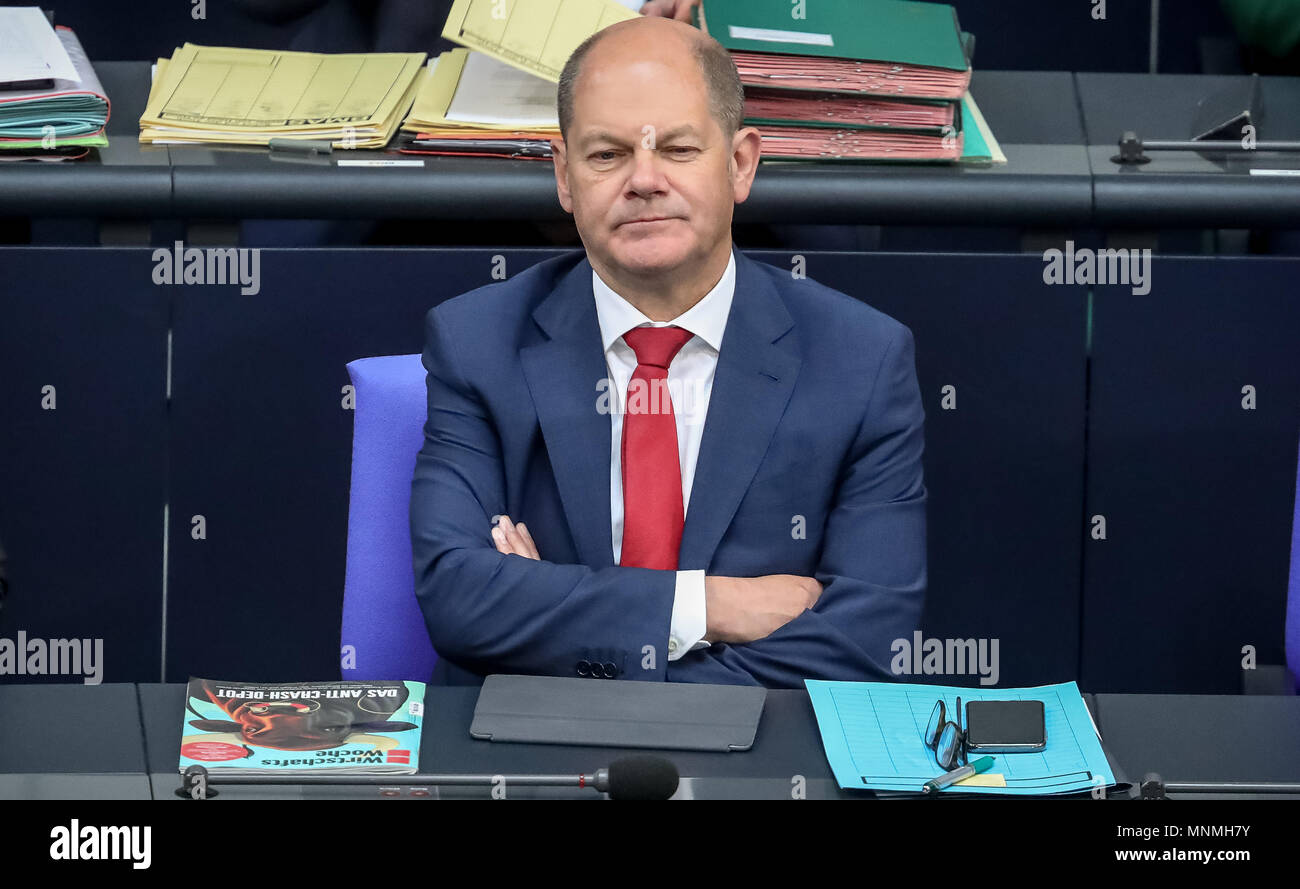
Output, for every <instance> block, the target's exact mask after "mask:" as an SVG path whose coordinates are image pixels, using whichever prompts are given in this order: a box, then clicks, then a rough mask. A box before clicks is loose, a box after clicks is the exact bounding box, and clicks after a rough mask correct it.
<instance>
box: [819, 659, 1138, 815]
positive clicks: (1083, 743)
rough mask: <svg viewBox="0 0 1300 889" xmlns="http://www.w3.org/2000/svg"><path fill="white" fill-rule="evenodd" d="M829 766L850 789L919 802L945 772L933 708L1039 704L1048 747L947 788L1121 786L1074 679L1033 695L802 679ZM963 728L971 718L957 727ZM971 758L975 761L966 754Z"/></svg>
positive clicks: (1007, 791) (1010, 791)
mask: <svg viewBox="0 0 1300 889" xmlns="http://www.w3.org/2000/svg"><path fill="white" fill-rule="evenodd" d="M804 685H805V686H806V687H807V689H808V695H809V697H810V698H811V699H812V706H813V713H814V714H815V715H816V718H817V728H818V729H819V730H820V732H821V736H822V746H823V748H824V749H825V751H826V759H827V761H828V762H829V763H830V767H831V771H832V772H833V773H834V775H835V780H836V781H837V782H838V783H839V785H840V787H842V788H844V789H845V790H875V791H893V792H900V793H910V794H917V795H920V792H921V787H922V786H923V785H924V784H925V782H927V781H929V780H931V779H932V778H937V777H939V775H941V774H942V770H941V769H940V768H939V766H938V765H937V764H936V763H935V759H934V751H933V750H932V749H930V748H928V747H927V746H926V744H925V728H926V725H927V723H928V722H929V719H930V713H931V711H932V710H933V709H934V704H935V701H937V700H940V699H942V700H943V701H944V704H945V706H946V708H947V712H948V713H955V712H957V699H958V698H960V699H961V700H962V701H963V702H965V703H969V702H970V701H1041V702H1042V704H1043V719H1044V723H1045V726H1044V727H1045V731H1046V734H1047V743H1046V745H1045V746H1044V747H1043V749H1042V750H1041V751H1036V752H1025V753H995V754H993V759H994V763H993V767H992V768H991V769H990V770H988V771H987V772H984V773H983V774H980V775H972V776H970V777H969V778H966V779H965V780H963V781H960V782H958V783H956V784H953V785H951V786H949V787H948V788H946V789H945V790H943V791H942V793H943V794H944V795H949V794H964V793H977V794H992V795H1005V796H1030V795H1033V796H1043V795H1055V794H1065V793H1091V792H1093V791H1096V790H1098V789H1100V788H1105V787H1111V786H1113V785H1114V784H1115V783H1116V780H1115V773H1114V771H1113V770H1112V769H1111V766H1110V761H1109V759H1108V758H1107V757H1106V751H1105V750H1104V749H1103V747H1102V744H1101V738H1100V736H1099V735H1098V733H1097V726H1096V724H1095V723H1094V722H1093V721H1092V716H1091V714H1089V712H1088V707H1087V704H1085V703H1084V700H1083V696H1082V695H1081V694H1080V693H1079V686H1078V685H1076V684H1075V683H1073V682H1062V683H1060V684H1058V685H1043V686H1039V687H1037V688H1002V689H973V688H963V687H958V686H946V685H917V684H911V683H903V682H830V681H825V680H819V679H806V680H804ZM961 722H962V724H963V725H965V724H966V720H965V719H964V718H963V719H962V720H961ZM969 758H971V759H974V758H976V755H974V754H972V755H970V757H969Z"/></svg>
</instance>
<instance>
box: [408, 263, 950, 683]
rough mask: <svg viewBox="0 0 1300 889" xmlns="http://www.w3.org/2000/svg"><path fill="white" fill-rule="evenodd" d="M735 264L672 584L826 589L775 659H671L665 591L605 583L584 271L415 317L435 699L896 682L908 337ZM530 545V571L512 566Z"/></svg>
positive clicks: (418, 507) (417, 517) (647, 583)
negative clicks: (528, 679)
mask: <svg viewBox="0 0 1300 889" xmlns="http://www.w3.org/2000/svg"><path fill="white" fill-rule="evenodd" d="M735 253H736V287H735V296H734V298H733V300H732V306H731V313H730V316H729V317H728V320H727V327H726V331H725V333H724V334H723V341H722V349H721V351H720V352H719V356H718V365H717V371H716V373H715V376H714V381H713V389H712V394H711V396H710V401H709V412H708V415H707V417H706V420H705V425H704V432H703V440H702V442H701V448H700V454H699V460H698V463H697V467H696V470H695V479H694V482H693V487H692V489H691V499H690V503H689V504H688V505H687V511H686V524H685V528H684V530H683V534H682V542H681V550H680V556H679V562H678V567H679V568H681V569H692V568H703V569H706V570H707V571H708V573H709V574H716V575H729V576H735V577H755V576H759V575H764V574H798V575H804V576H811V577H815V578H816V579H817V580H818V581H820V582H821V583H822V584H823V585H824V586H825V589H824V590H823V592H822V595H821V598H820V599H819V600H818V602H817V603H816V606H815V607H814V608H812V609H809V610H806V611H804V612H803V613H802V614H801V615H800V616H799V617H797V618H795V619H794V620H792V621H790V622H789V623H787V624H785V625H784V626H782V627H780V628H779V629H777V630H776V631H775V632H773V633H772V634H770V635H769V636H767V637H766V638H763V639H759V640H756V641H754V642H750V643H748V644H744V645H728V644H721V643H719V644H714V645H712V646H711V647H709V648H707V649H700V650H696V651H691V652H688V653H687V654H686V655H684V656H683V657H681V658H680V659H678V660H675V661H669V659H668V650H667V644H668V636H669V623H670V620H671V615H672V606H673V597H674V590H675V580H676V578H675V574H674V572H672V571H661V570H653V569H648V568H625V567H620V566H616V565H615V564H614V557H613V547H612V542H611V532H610V498H609V455H610V434H611V433H610V417H609V416H608V414H607V413H601V412H600V411H599V410H598V399H599V396H600V395H601V389H599V388H598V384H599V383H600V381H601V380H603V379H604V378H605V377H606V376H607V374H608V371H607V368H606V365H605V356H604V353H603V351H602V349H601V339H600V329H599V326H598V323H597V320H596V305H595V298H594V296H593V294H592V288H591V264H590V263H589V262H588V261H587V259H586V256H585V255H584V254H583V253H581V252H579V253H574V254H568V255H565V256H561V257H557V258H554V259H550V260H547V261H544V262H542V263H540V264H538V265H535V266H533V267H532V268H529V269H528V270H526V271H524V272H521V273H519V274H517V275H515V276H514V277H512V278H510V279H509V280H507V281H502V282H499V283H494V284H490V285H487V286H485V287H480V288H478V289H477V290H473V291H471V292H469V293H465V294H462V295H461V296H458V297H456V298H454V299H451V300H448V301H447V302H444V303H442V304H441V305H439V306H437V307H436V308H434V309H432V310H431V311H430V312H429V313H428V316H427V318H426V346H425V350H424V366H425V368H426V369H427V370H428V398H429V414H428V422H427V424H426V426H425V441H424V446H423V447H422V449H421V450H420V453H419V456H418V458H417V460H416V467H415V478H414V482H413V486H412V491H411V540H412V547H413V554H414V561H415V588H416V594H417V597H418V599H419V602H420V606H421V608H422V610H423V612H424V616H425V620H426V622H427V624H428V628H429V635H430V638H431V639H432V641H433V645H434V648H435V649H436V650H437V651H438V654H439V655H440V662H439V666H438V668H437V669H436V670H435V671H434V676H433V677H432V678H433V681H435V682H465V681H475V680H478V679H479V678H480V677H482V676H484V675H486V674H489V673H528V674H546V675H555V676H575V675H584V674H585V673H586V672H590V671H589V670H587V669H586V668H585V666H584V665H585V664H597V665H600V666H599V668H596V669H595V672H596V673H597V674H598V675H599V674H600V673H602V672H609V673H614V674H616V676H617V678H619V679H640V680H650V681H663V680H669V681H681V682H712V683H733V684H751V685H755V684H756V685H765V686H768V687H774V688H779V687H801V686H802V683H803V680H804V679H805V678H821V679H852V680H869V679H889V678H892V676H891V674H890V671H889V662H890V658H891V648H890V647H891V643H892V642H893V640H895V639H901V638H906V639H911V638H912V633H913V631H915V630H917V629H919V621H920V616H921V606H922V602H923V599H924V595H925V583H926V561H925V503H926V491H925V485H924V481H923V479H922V469H921V452H922V448H923V425H924V420H925V412H924V410H923V409H922V406H921V394H920V390H919V387H918V385H917V380H916V370H915V359H914V351H913V348H914V347H913V338H912V333H911V331H910V330H909V329H908V328H907V327H905V326H903V325H902V324H900V323H899V322H898V321H896V320H894V319H893V318H890V317H889V316H887V315H884V314H882V313H881V312H879V311H877V310H875V309H873V308H871V307H870V306H868V305H866V304H864V303H862V302H859V301H858V300H855V299H853V298H851V297H849V296H846V295H844V294H842V293H839V292H838V291H835V290H831V289H830V288H828V287H825V286H823V285H821V284H818V283H816V282H814V281H812V280H807V279H804V280H794V279H793V278H792V276H791V274H790V272H788V271H784V270H781V269H778V268H775V267H772V266H769V265H765V264H762V263H758V262H755V261H753V260H751V259H748V258H747V257H745V256H744V255H743V254H741V253H740V252H739V251H735ZM499 513H504V514H506V515H509V516H510V517H511V519H512V520H514V521H516V522H518V521H523V522H526V523H527V525H528V529H529V531H530V532H531V533H532V536H533V539H534V541H535V542H536V544H537V547H538V550H539V552H540V554H541V558H542V560H541V561H537V560H533V559H526V558H524V557H521V556H517V555H502V554H500V553H498V552H497V550H496V548H495V546H494V545H493V543H492V538H491V534H490V521H491V518H492V516H494V515H497V514H499Z"/></svg>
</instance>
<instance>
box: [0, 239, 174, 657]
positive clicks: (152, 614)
mask: <svg viewBox="0 0 1300 889" xmlns="http://www.w3.org/2000/svg"><path fill="white" fill-rule="evenodd" d="M152 269H153V263H152V261H151V259H150V253H149V251H148V250H67V249H63V250H42V249H14V250H5V251H3V252H2V253H0V544H2V545H3V546H4V548H5V550H6V551H7V552H8V556H9V579H10V592H9V599H8V602H7V603H6V606H5V608H4V610H3V611H0V636H3V637H4V638H7V639H10V640H17V639H18V634H19V633H20V632H22V633H25V634H26V635H27V637H28V638H29V639H30V638H40V639H47V640H48V639H92V640H93V639H101V640H102V650H103V681H105V682H125V681H133V680H145V681H148V680H156V679H157V678H158V675H159V658H160V652H161V648H160V629H161V603H162V559H163V547H162V526H163V501H164V459H163V458H164V449H163V444H164V423H165V420H166V403H165V400H164V395H165V393H164V383H165V375H166V342H167V335H166V334H167V294H166V293H165V292H164V290H163V288H160V287H157V286H155V285H154V284H153V283H152V281H151V277H150V276H151V273H152ZM46 386H52V387H53V396H54V401H53V407H54V409H53V410H48V409H45V408H44V407H43V406H42V402H43V399H44V396H43V394H42V390H43V388H44V387H46ZM46 403H47V404H49V402H46ZM91 650H92V652H93V643H92V649H91ZM45 678H47V677H41V676H31V675H26V676H13V675H8V676H0V682H35V681H43V679H45ZM48 678H49V679H51V680H53V681H61V682H68V681H81V680H80V678H79V677H75V676H72V677H70V676H61V677H60V676H53V677H48Z"/></svg>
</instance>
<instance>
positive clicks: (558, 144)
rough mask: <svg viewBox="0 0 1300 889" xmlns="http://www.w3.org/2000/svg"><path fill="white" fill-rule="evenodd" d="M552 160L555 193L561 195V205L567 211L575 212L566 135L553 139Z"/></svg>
mask: <svg viewBox="0 0 1300 889" xmlns="http://www.w3.org/2000/svg"><path fill="white" fill-rule="evenodd" d="M551 160H553V161H554V162H555V193H556V194H557V195H559V198H560V206H561V207H563V208H564V212H565V213H572V212H573V199H572V198H571V197H570V196H569V180H568V172H569V157H568V154H567V153H566V146H565V144H564V137H563V136H561V137H560V138H559V139H552V140H551Z"/></svg>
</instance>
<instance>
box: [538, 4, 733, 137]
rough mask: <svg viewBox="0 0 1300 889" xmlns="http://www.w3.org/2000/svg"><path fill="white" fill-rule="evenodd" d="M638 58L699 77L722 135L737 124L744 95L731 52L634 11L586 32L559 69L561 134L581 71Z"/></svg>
mask: <svg viewBox="0 0 1300 889" xmlns="http://www.w3.org/2000/svg"><path fill="white" fill-rule="evenodd" d="M639 61H649V62H655V63H657V64H660V65H666V66H669V67H671V68H673V69H675V70H676V71H678V72H679V73H681V74H682V75H684V76H690V77H693V78H694V79H696V81H697V82H702V84H703V87H704V89H705V90H706V91H707V94H708V102H709V108H710V111H711V112H712V115H713V118H714V120H716V121H717V122H718V126H719V127H720V128H721V130H722V135H723V136H724V137H725V138H728V139H730V138H731V137H732V136H733V135H735V133H736V131H737V130H739V129H740V124H741V120H742V118H743V116H744V108H745V95H744V90H743V87H742V86H741V84H740V75H739V74H737V72H736V65H735V63H734V62H733V61H732V60H731V55H730V53H728V52H727V51H726V50H725V49H723V48H722V45H721V44H720V43H718V41H716V40H714V39H713V38H712V37H709V36H708V35H707V34H705V33H704V32H702V31H700V30H699V29H698V28H694V27H692V26H690V25H688V24H686V23H684V22H678V21H674V20H672V19H668V18H660V17H657V16H638V17H637V18H634V19H627V20H625V21H621V22H618V23H617V24H614V25H610V26H609V27H608V28H605V29H603V30H600V31H597V32H596V33H595V34H593V35H591V36H590V37H588V38H587V39H586V40H584V41H583V42H582V43H581V44H579V45H578V48H577V49H575V50H574V51H573V54H572V55H570V56H569V60H568V62H566V63H565V65H564V71H563V72H561V74H560V85H559V89H558V93H557V99H556V105H557V110H558V112H559V118H560V135H561V136H562V137H564V138H566V139H567V137H568V134H569V125H570V124H571V123H572V122H573V113H574V112H573V108H574V102H575V99H576V96H577V92H578V84H579V80H580V78H581V75H582V74H583V72H584V71H588V72H596V71H600V70H601V69H603V68H606V67H608V66H617V65H631V64H635V63H637V62H639Z"/></svg>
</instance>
